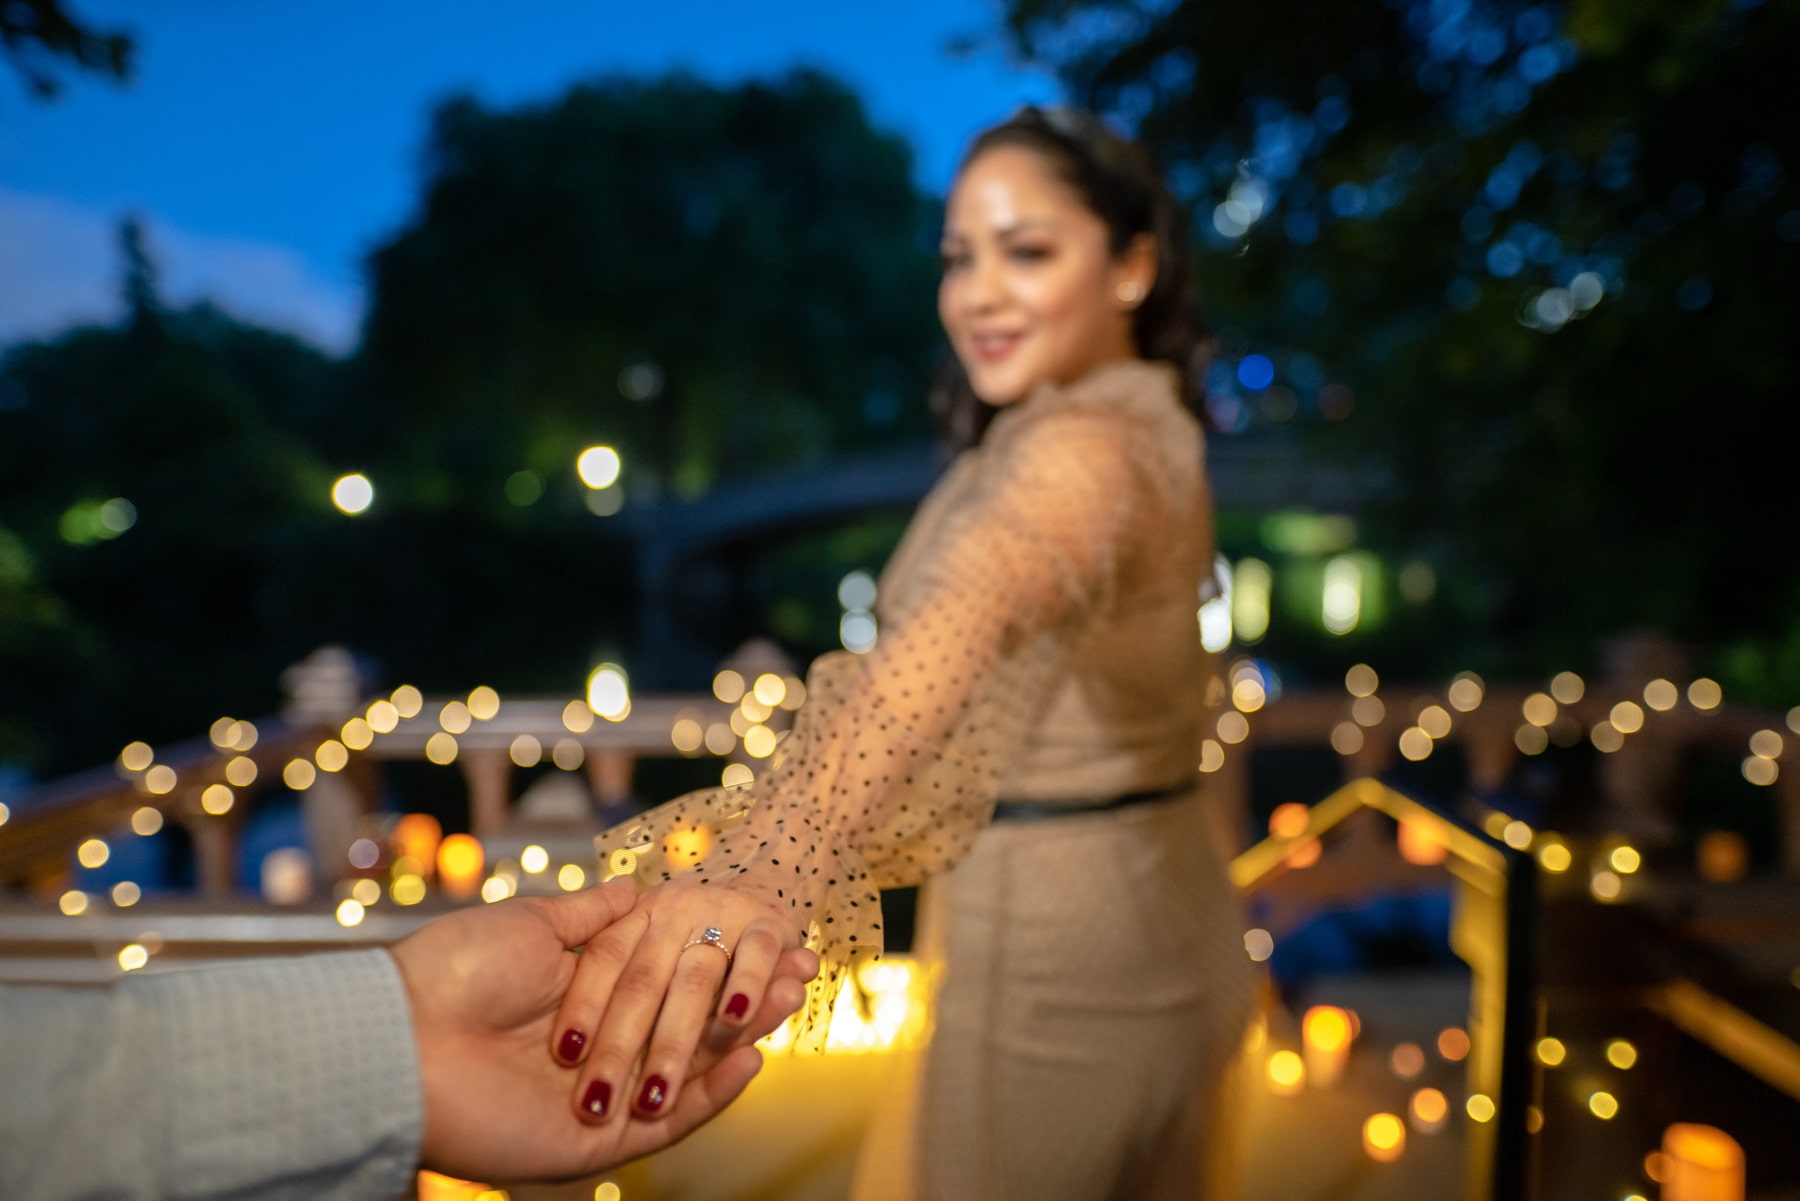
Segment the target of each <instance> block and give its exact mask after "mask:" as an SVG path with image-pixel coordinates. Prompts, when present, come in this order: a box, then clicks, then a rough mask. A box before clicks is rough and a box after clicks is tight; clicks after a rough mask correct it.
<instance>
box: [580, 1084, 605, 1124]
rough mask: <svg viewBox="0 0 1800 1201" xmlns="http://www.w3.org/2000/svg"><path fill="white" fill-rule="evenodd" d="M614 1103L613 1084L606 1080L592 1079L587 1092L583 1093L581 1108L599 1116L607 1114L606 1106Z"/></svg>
mask: <svg viewBox="0 0 1800 1201" xmlns="http://www.w3.org/2000/svg"><path fill="white" fill-rule="evenodd" d="M611 1103H612V1085H610V1084H608V1083H607V1082H606V1081H604V1080H595V1081H591V1082H590V1083H589V1084H588V1086H587V1092H585V1093H582V1094H581V1108H583V1109H585V1110H586V1111H587V1112H588V1113H591V1114H593V1115H594V1116H595V1117H597V1118H603V1117H605V1116H606V1107H607V1106H608V1105H609V1104H611Z"/></svg>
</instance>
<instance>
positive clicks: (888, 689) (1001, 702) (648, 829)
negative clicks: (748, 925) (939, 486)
mask: <svg viewBox="0 0 1800 1201" xmlns="http://www.w3.org/2000/svg"><path fill="white" fill-rule="evenodd" d="M1139 366H1141V365H1139ZM1093 399H1094V398H1091V397H1087V396H1085V395H1084V394H1081V393H1077V392H1074V391H1073V390H1072V391H1071V392H1068V393H1056V394H1052V395H1048V396H1037V397H1033V398H1032V399H1031V400H1029V401H1028V402H1026V404H1027V406H1029V411H1024V409H1023V408H1022V410H1021V411H1018V412H1008V413H1006V414H1003V415H1002V420H1001V421H997V422H996V423H995V427H994V429H993V430H992V431H991V432H990V435H989V437H988V439H987V441H986V442H985V443H984V444H983V446H982V448H981V449H980V450H979V451H977V452H973V453H975V454H976V455H977V456H979V461H978V462H976V463H974V464H973V465H972V466H973V470H958V471H956V472H953V477H954V478H953V479H951V480H949V481H947V482H946V486H949V487H952V488H954V490H955V493H956V495H955V496H954V497H952V498H949V502H950V503H947V504H937V503H936V502H937V501H938V500H939V499H940V498H939V497H937V496H936V494H934V497H933V498H932V499H930V500H928V501H927V503H926V506H925V508H924V509H922V510H921V513H920V516H919V518H918V519H917V520H916V521H915V525H914V528H913V529H912V530H911V531H909V533H908V536H907V541H906V543H905V544H903V546H902V548H901V551H900V552H899V553H898V554H897V556H896V560H897V563H896V565H895V567H897V568H898V570H896V569H895V568H893V567H891V568H890V571H889V572H888V574H887V576H886V577H884V580H883V597H882V605H881V610H880V618H881V633H880V637H879V640H878V642H877V645H876V646H875V647H874V649H872V650H871V651H869V652H868V653H867V654H865V655H861V656H857V655H851V654H849V653H847V652H839V653H834V654H831V655H826V656H824V657H823V658H821V659H820V660H818V661H817V662H816V663H815V664H814V666H813V669H812V671H811V673H810V674H809V678H808V681H807V695H808V700H807V703H806V706H805V707H804V708H803V709H802V711H801V713H800V715H799V718H798V721H797V722H796V725H795V728H794V730H793V732H792V733H791V734H790V735H789V736H788V738H787V739H786V740H785V741H784V742H783V744H782V748H781V750H780V752H779V753H778V756H777V762H776V764H775V766H774V767H773V768H772V769H771V770H770V771H769V772H768V774H767V775H765V776H764V777H763V778H762V779H761V780H759V781H757V782H756V783H754V784H752V785H749V786H746V787H744V788H742V789H737V790H728V789H715V790H710V791H707V792H700V793H694V794H691V795H689V796H686V797H683V798H680V799H679V800H676V801H673V802H671V803H670V804H669V805H666V806H663V807H662V808H661V809H658V810H655V811H653V812H652V813H650V814H647V815H645V816H644V817H643V818H642V819H640V820H639V821H638V822H636V823H633V824H632V826H631V827H630V828H627V829H623V830H619V831H613V832H609V834H608V835H607V836H605V837H606V838H607V839H609V840H610V841H611V843H612V845H623V846H626V847H629V848H631V849H633V850H634V851H636V852H638V854H639V855H640V856H641V861H642V862H643V864H644V868H643V869H640V875H641V876H642V877H643V878H644V880H645V882H646V883H647V884H654V883H656V882H658V881H659V880H662V879H667V878H670V877H671V876H672V875H673V874H674V873H676V872H693V873H697V874H698V875H699V876H700V878H702V879H704V880H707V881H709V882H718V883H721V884H722V885H726V886H729V887H733V888H755V889H759V890H763V891H764V892H765V893H766V892H767V891H769V890H773V891H774V893H775V895H776V896H777V897H778V898H779V899H780V900H781V901H783V902H785V903H786V904H787V905H788V906H789V907H790V908H791V909H792V911H793V912H794V915H795V919H796V922H797V923H798V926H799V928H800V929H801V930H803V931H804V932H805V933H806V935H807V936H808V937H810V939H811V940H812V942H813V945H815V946H816V947H817V948H818V949H819V950H820V951H821V953H822V955H823V957H824V959H825V961H826V964H827V971H826V978H827V984H828V985H831V984H835V982H836V979H837V978H838V976H839V974H841V971H842V969H843V968H844V967H847V966H854V965H855V963H856V962H857V961H858V960H860V959H862V958H865V957H869V956H873V955H876V954H879V952H880V947H881V924H880V917H881V915H880V904H879V900H878V897H877V890H878V889H879V888H886V887H896V886H901V885H907V884H913V883H917V882H918V881H920V880H922V879H924V878H925V877H926V876H928V875H931V874H933V873H935V872H938V871H942V870H943V869H945V868H946V867H948V866H950V865H951V864H953V863H954V862H955V861H956V860H957V859H958V858H959V857H960V856H961V855H962V854H963V852H964V851H965V850H966V849H967V847H968V845H969V842H970V840H971V839H972V838H973V837H974V835H975V833H976V832H977V831H978V830H979V829H980V827H981V826H982V825H983V824H985V823H986V821H987V820H988V818H989V816H990V813H991V811H992V807H993V802H994V791H995V787H996V781H997V778H998V776H999V773H1000V771H1001V770H1002V769H1003V768H1004V767H1005V766H1006V764H1007V762H1008V758H1009V755H1010V754H1011V753H1013V752H1014V751H1015V750H1016V748H1017V747H1018V746H1019V745H1020V744H1021V741H1022V740H1023V738H1024V737H1025V734H1026V732H1027V731H1028V730H1029V729H1030V728H1031V725H1032V723H1033V721H1034V720H1035V719H1036V717H1037V715H1038V713H1039V711H1040V709H1041V706H1042V705H1043V703H1044V702H1045V701H1046V700H1047V698H1048V696H1049V695H1050V693H1051V691H1052V687H1053V684H1054V682H1055V679H1056V677H1057V674H1058V669H1059V666H1060V665H1061V664H1062V663H1063V661H1064V660H1065V658H1066V656H1067V653H1068V648H1069V646H1070V644H1071V639H1072V638H1074V637H1076V636H1077V635H1078V633H1079V631H1080V629H1081V627H1082V625H1083V623H1084V620H1085V618H1086V617H1087V616H1088V615H1089V614H1091V613H1092V612H1094V611H1095V610H1096V609H1098V608H1100V607H1103V606H1105V605H1107V604H1108V603H1109V602H1110V600H1111V598H1112V596H1113V594H1114V591H1115V588H1116V585H1117V581H1118V579H1119V576H1120V573H1121V571H1123V570H1127V569H1128V566H1129V563H1130V561H1131V559H1132V556H1133V555H1134V554H1136V553H1138V551H1139V543H1140V541H1141V538H1140V536H1139V535H1140V532H1141V531H1142V530H1144V529H1146V528H1153V526H1151V524H1150V523H1154V522H1156V521H1158V520H1160V519H1166V518H1167V516H1168V514H1166V513H1162V512H1161V509H1162V507H1163V498H1162V496H1161V495H1160V494H1159V492H1158V489H1157V486H1156V473H1155V471H1154V470H1153V469H1150V470H1147V469H1146V467H1147V465H1150V464H1153V462H1154V460H1155V458H1156V455H1157V453H1158V452H1157V448H1156V446H1155V438H1154V432H1153V428H1154V427H1153V426H1152V425H1150V424H1147V423H1144V422H1137V421H1132V420H1130V419H1129V418H1128V415H1126V414H1122V413H1121V412H1119V411H1118V410H1117V409H1116V408H1114V407H1113V406H1110V405H1106V404H1101V403H1093ZM1102 399H1103V398H1102ZM1083 401H1087V402H1088V403H1081V402H1083ZM677 835H679V837H678V836H677ZM701 847H706V848H707V849H706V850H704V851H700V850H699V848H701ZM828 996H829V987H827V988H826V989H824V990H822V992H821V997H828Z"/></svg>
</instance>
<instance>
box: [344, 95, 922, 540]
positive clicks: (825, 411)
mask: <svg viewBox="0 0 1800 1201" xmlns="http://www.w3.org/2000/svg"><path fill="white" fill-rule="evenodd" d="M425 162H426V179H425V184H424V199H423V202H422V205H421V211H420V216H419V218H418V219H417V221H415V222H414V223H413V224H412V225H411V226H410V227H408V228H407V229H405V230H403V231H402V232H401V233H400V234H399V235H398V236H396V237H395V238H394V239H392V240H391V241H390V242H389V243H388V244H387V245H385V246H383V247H382V248H380V249H379V250H378V251H377V252H376V253H375V254H374V256H373V257H372V259H371V264H370V265H371V283H372V305H371V311H370V315H369V321H368V327H367V337H366V343H365V346H364V348H363V351H362V353H361V355H360V358H359V367H360V368H361V371H362V374H363V378H364V380H365V383H366V386H367V388H368V391H369V395H370V397H371V402H370V403H371V405H372V406H374V407H375V408H376V409H377V410H378V412H379V414H380V420H381V422H383V423H384V424H383V425H382V426H381V427H380V429H381V432H380V437H381V438H382V439H383V440H384V441H385V442H386V443H387V444H388V445H389V446H390V447H394V448H399V449H403V451H404V453H405V455H406V456H407V459H408V461H409V464H410V467H409V473H411V474H414V475H416V476H417V478H419V479H420V480H421V481H424V480H429V481H431V484H430V486H431V487H432V488H433V489H434V491H435V494H436V496H437V497H438V498H439V501H440V503H443V504H447V505H455V506H457V507H460V508H463V509H465V510H467V509H487V510H490V511H492V510H495V509H505V508H506V494H505V491H504V488H503V485H504V484H505V482H506V481H507V480H508V479H509V478H510V477H512V476H513V475H514V473H518V472H529V473H532V474H533V475H535V476H536V477H537V478H538V479H539V480H542V481H550V482H552V484H553V485H566V486H567V487H569V488H574V484H573V476H572V465H573V462H574V458H575V455H576V453H577V452H578V451H579V450H580V449H581V448H582V447H583V446H584V445H586V444H588V443H589V442H604V443H608V444H611V445H613V446H615V447H617V448H618V449H619V450H620V452H621V453H622V455H623V457H624V462H625V468H624V470H625V475H624V486H625V487H626V488H627V489H628V490H629V491H632V492H634V493H636V494H639V495H648V496H652V497H653V496H655V495H658V494H661V493H674V494H677V495H685V496H692V495H695V494H698V493H700V492H703V491H705V490H706V489H707V488H708V487H709V486H710V485H711V484H712V483H713V482H714V481H716V480H717V479H719V478H721V477H724V476H729V475H734V474H736V475H742V474H753V473H757V472H764V471H772V470H776V469H783V468H792V467H795V466H801V465H807V464H811V463H816V462H818V461H820V460H821V459H823V458H824V457H826V456H828V455H830V454H833V453H837V452H841V451H843V450H845V449H849V448H853V447H856V446H859V445H867V444H871V443H877V442H883V441H891V440H892V439H893V438H894V437H896V436H905V435H906V434H907V432H909V431H910V432H912V433H913V434H914V435H915V436H917V435H919V434H920V433H921V432H922V430H923V416H922V414H921V413H920V406H919V405H918V404H917V403H915V402H914V399H913V398H915V397H920V396H922V395H923V392H924V383H925V379H926V375H927V372H928V371H929V368H930V366H931V359H932V355H933V352H934V350H935V348H936V346H937V344H938V339H937V334H936V329H935V323H934V321H933V319H932V315H931V306H930V299H929V298H930V294H931V286H932V284H931V279H932V270H933V268H932V263H931V256H930V255H929V254H928V253H927V252H926V250H925V249H924V239H925V237H926V236H927V231H928V229H929V228H930V225H931V221H932V212H931V210H930V208H929V207H928V205H927V204H926V202H925V201H924V200H923V199H922V198H921V197H920V195H919V194H918V192H917V190H916V189H915V187H914V185H913V184H912V181H911V179H910V166H911V163H910V154H909V151H908V148H907V147H906V145H905V144H904V143H903V142H901V141H900V140H899V139H897V138H895V137H893V136H891V135H885V134H881V133H878V132H876V131H875V130H874V129H872V128H871V127H870V125H869V124H868V119H867V117H866V115H865V113H864V111H863V108H862V105H861V103H860V101H859V100H858V99H857V98H856V97H855V95H854V94H852V93H851V92H850V91H848V90H847V89H846V88H845V87H844V86H843V85H841V84H838V83H836V82H834V81H832V80H830V79H827V78H826V77H824V76H822V75H818V74H814V73H810V72H798V73H795V74H792V75H789V76H787V77H785V78H783V79H781V80H778V81H776V82H773V83H760V82H756V83H749V84H745V85H743V86H741V87H736V88H729V89H721V88H717V87H713V86H710V85H707V84H704V83H701V82H699V81H697V80H694V79H691V78H686V77H682V76H674V77H670V78H664V79H658V80H651V81H640V80H632V79H606V80H601V81H598V82H595V83H592V84H587V85H582V86H579V87H576V88H574V89H572V90H571V91H570V92H569V93H568V94H567V95H565V96H563V97H561V98H559V99H557V100H554V101H552V102H550V103H548V104H543V105H537V106H528V107H524V108H520V109H517V110H513V111H506V112H495V111H489V110H487V109H485V108H484V107H482V106H481V105H480V104H479V103H477V102H476V101H474V100H472V99H467V98H464V99H459V100H454V101H451V102H449V103H447V104H445V105H444V106H443V107H442V108H440V109H439V111H438V113H437V115H436V117H435V119H434V122H433V126H432V133H431V138H430V144H429V146H428V148H427V151H426V155H425ZM915 414H917V415H916V416H915ZM372 428H373V427H372ZM403 429H404V430H405V431H406V434H405V436H404V437H402V436H401V434H400V431H401V430H403ZM575 490H577V491H579V489H575ZM528 491H529V486H528ZM515 499H516V498H515Z"/></svg>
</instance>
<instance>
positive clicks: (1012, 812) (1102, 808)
mask: <svg viewBox="0 0 1800 1201" xmlns="http://www.w3.org/2000/svg"><path fill="white" fill-rule="evenodd" d="M1192 788H1193V785H1192V784H1177V785H1175V786H1173V787H1171V788H1152V789H1149V790H1147V791H1145V792H1127V793H1124V794H1123V795H1121V796H1116V797H1107V798H1105V799H1103V800H1092V801H1090V800H1077V801H1001V802H999V803H998V804H996V805H995V806H994V820H995V821H997V822H1035V821H1043V820H1044V819H1045V818H1049V817H1072V816H1074V815H1076V814H1078V813H1110V812H1111V811H1112V810H1114V809H1123V808H1125V807H1126V806H1127V805H1145V804H1150V803H1152V802H1155V801H1172V800H1174V799H1175V798H1176V797H1179V796H1186V795H1187V793H1188V792H1189V791H1190V790H1191V789H1192Z"/></svg>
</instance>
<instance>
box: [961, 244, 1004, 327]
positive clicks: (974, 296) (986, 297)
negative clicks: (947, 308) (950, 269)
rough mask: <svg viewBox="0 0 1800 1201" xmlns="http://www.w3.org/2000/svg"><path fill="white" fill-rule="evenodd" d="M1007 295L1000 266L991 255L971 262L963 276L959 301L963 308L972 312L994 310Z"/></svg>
mask: <svg viewBox="0 0 1800 1201" xmlns="http://www.w3.org/2000/svg"><path fill="white" fill-rule="evenodd" d="M1004 294H1005V281H1004V280H1003V279H1002V278H1001V273H1000V271H999V265H998V264H997V263H995V262H994V259H993V256H991V255H978V256H976V258H975V259H974V260H973V261H972V262H970V264H969V267H968V270H967V271H966V272H965V273H964V275H963V287H962V295H961V296H960V297H959V299H960V300H961V301H962V304H963V307H964V308H966V309H968V310H969V311H970V312H975V313H979V312H985V311H987V310H989V309H992V308H993V307H995V306H996V305H997V304H999V303H1000V300H1001V299H1002V297H1003V296H1004Z"/></svg>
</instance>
